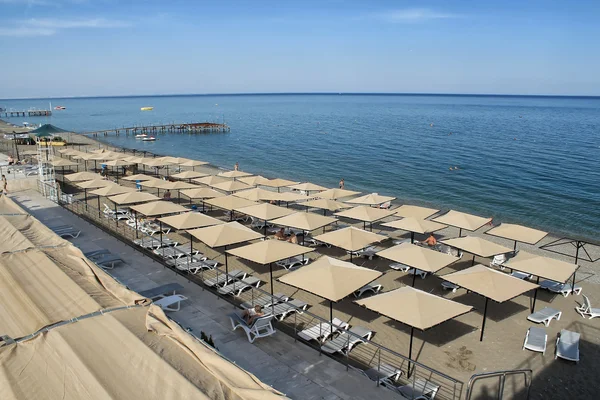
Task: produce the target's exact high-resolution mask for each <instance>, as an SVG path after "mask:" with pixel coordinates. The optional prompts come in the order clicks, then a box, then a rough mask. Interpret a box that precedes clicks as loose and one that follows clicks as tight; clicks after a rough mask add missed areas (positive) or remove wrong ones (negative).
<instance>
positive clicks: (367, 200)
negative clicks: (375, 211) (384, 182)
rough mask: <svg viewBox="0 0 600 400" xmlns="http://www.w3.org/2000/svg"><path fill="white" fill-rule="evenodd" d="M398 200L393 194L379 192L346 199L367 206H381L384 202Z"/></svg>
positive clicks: (351, 202) (350, 202)
mask: <svg viewBox="0 0 600 400" xmlns="http://www.w3.org/2000/svg"><path fill="white" fill-rule="evenodd" d="M393 200H396V198H395V197H392V196H382V195H380V194H379V193H371V194H367V195H364V196H361V197H357V198H354V199H351V200H348V201H346V203H349V204H364V205H367V206H379V205H381V204H383V203H387V202H388V201H393Z"/></svg>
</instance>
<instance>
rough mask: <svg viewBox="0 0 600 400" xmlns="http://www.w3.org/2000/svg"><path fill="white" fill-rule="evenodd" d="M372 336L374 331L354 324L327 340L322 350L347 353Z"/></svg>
mask: <svg viewBox="0 0 600 400" xmlns="http://www.w3.org/2000/svg"><path fill="white" fill-rule="evenodd" d="M371 336H373V331H371V330H369V329H366V328H362V327H360V326H353V327H351V328H350V329H348V330H346V331H343V332H342V333H340V334H339V335H338V336H337V337H335V338H334V339H331V340H328V341H326V342H325V343H324V344H323V346H321V350H322V351H323V352H325V353H327V354H334V353H342V354H344V355H346V354H348V353H350V351H352V348H354V346H356V345H357V344H359V343H364V342H365V341H367V340H370V339H371Z"/></svg>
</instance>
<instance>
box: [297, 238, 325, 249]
mask: <svg viewBox="0 0 600 400" xmlns="http://www.w3.org/2000/svg"><path fill="white" fill-rule="evenodd" d="M302 241H303V242H304V245H305V246H309V247H319V246H325V247H327V248H330V247H331V245H330V244H329V243H325V242H321V241H320V240H317V239H315V238H314V237H312V236H304V239H303V240H302Z"/></svg>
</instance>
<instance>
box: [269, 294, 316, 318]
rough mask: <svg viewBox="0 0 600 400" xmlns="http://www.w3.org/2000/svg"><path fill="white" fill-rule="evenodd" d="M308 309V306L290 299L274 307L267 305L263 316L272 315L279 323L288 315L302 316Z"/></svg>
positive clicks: (300, 301)
mask: <svg viewBox="0 0 600 400" xmlns="http://www.w3.org/2000/svg"><path fill="white" fill-rule="evenodd" d="M307 308H308V304H307V303H306V302H304V301H302V300H298V299H292V300H288V301H283V302H280V303H278V304H275V305H274V306H271V305H269V307H266V308H265V314H273V316H274V317H275V318H277V319H278V320H279V321H283V320H284V319H285V318H286V317H287V316H288V315H291V314H293V313H298V314H302V313H303V312H304V311H305V310H306V309H307Z"/></svg>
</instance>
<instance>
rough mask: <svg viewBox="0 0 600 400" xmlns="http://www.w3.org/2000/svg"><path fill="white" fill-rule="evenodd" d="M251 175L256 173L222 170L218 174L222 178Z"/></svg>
mask: <svg viewBox="0 0 600 400" xmlns="http://www.w3.org/2000/svg"><path fill="white" fill-rule="evenodd" d="M250 175H254V174H251V173H250V172H244V171H226V172H220V173H218V174H217V176H220V177H222V178H229V179H235V178H241V177H243V176H250Z"/></svg>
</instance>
